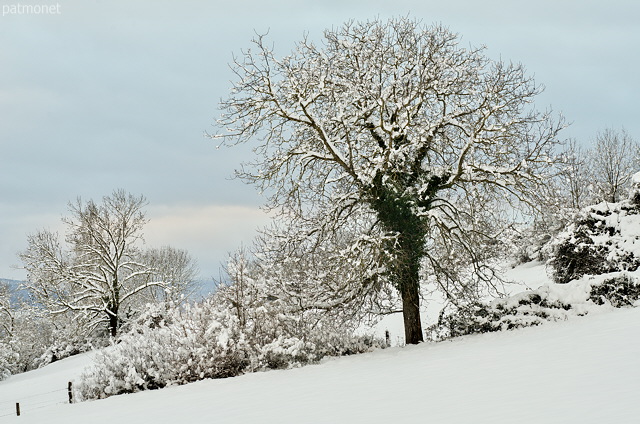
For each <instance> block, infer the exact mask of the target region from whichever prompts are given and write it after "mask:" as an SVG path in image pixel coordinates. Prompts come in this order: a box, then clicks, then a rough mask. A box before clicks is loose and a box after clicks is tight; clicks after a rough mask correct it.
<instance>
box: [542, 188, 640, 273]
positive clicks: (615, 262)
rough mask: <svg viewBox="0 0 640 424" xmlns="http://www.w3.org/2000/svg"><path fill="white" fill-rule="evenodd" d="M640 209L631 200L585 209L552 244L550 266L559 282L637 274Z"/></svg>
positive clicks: (639, 265)
mask: <svg viewBox="0 0 640 424" xmlns="http://www.w3.org/2000/svg"><path fill="white" fill-rule="evenodd" d="M638 228H640V215H638V206H637V205H636V204H635V203H632V202H631V201H629V200H626V201H623V202H620V203H601V204H599V205H595V206H590V207H588V208H585V209H584V210H583V211H582V212H581V214H580V216H579V217H578V218H577V219H576V221H575V222H574V223H573V224H572V225H570V226H569V227H568V228H567V230H566V231H564V232H563V233H561V234H560V235H559V236H558V237H557V238H556V239H555V240H554V242H553V243H552V244H551V247H550V248H551V250H552V253H551V255H550V260H549V262H548V264H549V265H550V266H551V268H552V270H553V272H552V275H553V279H554V281H555V282H556V283H559V284H566V283H568V282H569V281H571V280H576V279H579V278H580V277H582V276H583V275H601V274H606V273H610V272H617V271H635V270H636V269H638V268H639V267H640V257H639V256H638V255H637V248H636V242H637V241H639V240H640V234H638V233H637V229H638Z"/></svg>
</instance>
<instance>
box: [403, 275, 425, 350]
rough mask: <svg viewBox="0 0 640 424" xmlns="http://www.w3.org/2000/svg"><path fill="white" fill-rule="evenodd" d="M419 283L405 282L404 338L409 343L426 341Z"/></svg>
mask: <svg viewBox="0 0 640 424" xmlns="http://www.w3.org/2000/svg"><path fill="white" fill-rule="evenodd" d="M419 287H420V286H419V285H418V284H403V285H402V286H401V287H400V292H401V293H400V294H401V295H402V317H403V319H404V338H405V343H407V344H418V343H420V342H422V341H424V338H423V335H422V321H421V320H420V293H419Z"/></svg>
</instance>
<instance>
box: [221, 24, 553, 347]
mask: <svg viewBox="0 0 640 424" xmlns="http://www.w3.org/2000/svg"><path fill="white" fill-rule="evenodd" d="M233 70H234V71H235V73H236V76H237V80H236V81H235V84H234V86H233V88H232V92H231V95H230V96H229V97H228V98H227V99H225V100H223V101H222V103H221V107H222V109H223V114H222V116H221V117H220V119H219V121H218V122H219V125H220V126H221V127H222V128H223V131H221V132H220V134H217V135H214V136H213V137H216V138H221V139H222V140H223V143H226V144H234V143H244V142H247V143H251V144H252V145H253V146H254V151H255V153H256V155H255V160H254V161H253V162H252V163H249V164H245V166H244V167H243V168H242V170H241V171H239V175H240V176H241V177H243V178H245V179H246V180H248V181H249V182H252V183H255V184H256V185H257V186H258V187H259V188H260V189H262V190H264V191H265V192H266V193H267V194H269V196H270V202H269V205H268V206H269V207H271V208H273V209H275V210H277V211H280V212H281V213H282V214H283V216H284V217H285V218H286V219H287V220H289V224H288V225H285V227H286V231H285V232H284V233H282V235H283V237H285V239H286V237H287V235H288V236H289V238H288V239H287V241H286V243H283V246H289V248H290V249H291V251H292V252H293V251H296V250H298V253H302V255H313V254H314V252H315V251H316V250H317V249H319V248H320V249H324V250H325V253H326V254H325V256H326V257H331V255H330V254H329V253H330V252H326V248H327V246H329V245H331V246H339V250H342V251H345V252H347V255H348V256H349V255H350V256H354V255H357V254H358V252H360V253H361V254H362V255H368V256H369V259H368V261H373V262H376V263H374V264H370V266H371V268H370V270H369V273H368V274H367V273H363V272H350V273H348V274H345V275H344V277H343V279H352V281H351V284H356V285H357V284H360V285H361V287H372V286H375V285H376V284H379V282H380V281H382V280H384V281H388V282H390V283H391V284H393V286H394V287H395V288H396V289H397V291H398V294H399V296H400V298H401V300H402V310H403V316H404V326H405V337H406V342H407V343H418V342H420V341H421V340H423V334H422V329H421V320H420V308H419V303H420V290H419V286H420V280H421V274H424V275H427V277H428V278H431V277H433V278H434V279H435V280H436V281H437V283H438V284H439V286H440V287H441V288H442V290H444V291H445V292H447V293H448V294H449V295H450V296H455V295H456V293H461V292H462V291H464V289H465V285H464V282H462V281H461V280H462V276H461V272H459V271H460V270H459V269H457V268H460V267H466V269H467V270H469V269H470V270H471V271H472V272H471V274H472V276H470V277H469V278H471V279H473V278H474V277H475V279H476V281H477V280H480V281H484V282H490V280H491V278H492V273H491V270H490V269H489V268H486V267H484V266H483V265H482V259H483V255H484V251H483V249H482V247H483V246H484V247H489V246H491V245H492V243H493V242H494V241H495V238H496V236H497V234H498V233H499V230H500V226H499V225H498V223H499V219H498V218H497V216H498V215H499V214H500V208H501V207H502V209H503V210H505V209H507V210H508V209H510V206H509V207H507V208H504V206H505V205H516V204H518V203H519V202H521V201H527V199H529V198H530V195H534V194H535V192H536V190H537V188H538V187H539V185H540V184H543V183H544V180H545V178H546V176H547V175H546V172H547V170H548V169H549V168H550V167H552V166H553V158H552V150H553V148H554V146H555V145H556V142H557V141H556V138H557V134H558V131H559V130H560V128H561V127H562V126H563V124H562V122H561V119H558V120H554V119H552V117H551V115H550V113H549V112H538V111H536V110H535V109H534V108H533V107H532V104H531V103H532V102H533V100H534V99H535V97H536V95H537V94H539V93H540V91H541V89H540V87H539V86H538V85H536V84H535V83H534V81H533V79H532V78H530V77H528V76H526V74H525V72H524V70H523V68H522V66H520V65H517V64H510V63H509V64H508V63H503V62H501V61H493V60H490V59H489V58H487V57H486V56H485V55H484V51H483V48H472V47H463V46H461V44H460V39H459V37H458V36H457V35H456V34H454V33H451V32H450V31H449V30H447V29H446V28H444V27H442V26H431V27H428V26H424V25H422V24H421V23H419V22H416V21H414V20H411V19H407V18H400V19H392V20H389V21H386V22H385V21H380V20H375V21H369V22H361V23H359V22H349V23H346V24H345V25H343V26H342V27H339V28H337V29H334V30H327V31H325V33H324V38H323V40H322V42H321V43H320V44H317V43H315V42H313V41H312V40H310V39H308V38H306V37H305V38H304V39H302V41H301V42H299V43H298V44H297V45H296V47H295V50H294V51H293V52H292V53H291V54H290V55H289V56H286V57H283V58H277V57H276V55H275V54H274V53H273V50H272V48H271V47H270V45H269V43H268V42H267V41H266V40H265V38H264V37H263V36H258V37H256V38H255V39H254V40H253V48H252V49H249V50H246V51H244V52H242V54H241V55H240V56H239V57H237V58H236V59H235V61H234V64H233ZM354 232H355V233H354ZM327 240H330V243H329V244H327V243H323V241H327ZM347 244H349V245H350V246H351V248H350V247H349V245H347ZM461 257H464V258H465V259H464V260H462V259H459V258H461ZM308 262H312V261H310V260H308ZM360 263H364V262H363V261H361V262H360ZM340 268H344V267H340ZM319 278H321V277H319ZM374 283H375V284H374ZM456 288H458V289H459V290H457V291H456V290H455V289H456ZM319 289H320V286H319ZM325 303H326V302H325Z"/></svg>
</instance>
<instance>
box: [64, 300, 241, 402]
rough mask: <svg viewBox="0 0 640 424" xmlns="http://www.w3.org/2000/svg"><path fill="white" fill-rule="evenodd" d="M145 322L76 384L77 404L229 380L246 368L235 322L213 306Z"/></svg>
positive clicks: (170, 313) (155, 312) (106, 351)
mask: <svg viewBox="0 0 640 424" xmlns="http://www.w3.org/2000/svg"><path fill="white" fill-rule="evenodd" d="M146 318H147V322H146V323H145V325H137V326H135V327H134V330H133V331H132V332H131V333H128V334H125V335H123V336H121V338H120V339H119V340H118V342H117V344H114V345H113V346H111V347H109V348H107V349H104V350H103V351H102V352H100V353H99V354H98V355H97V357H96V361H95V364H94V366H93V367H91V368H89V369H87V370H85V372H84V373H83V375H82V377H81V382H80V384H78V385H77V392H78V396H79V398H80V399H82V400H86V399H101V398H105V397H108V396H112V395H117V394H121V393H132V392H137V391H141V390H148V389H158V388H162V387H165V386H170V385H179V384H185V383H189V382H192V381H196V380H201V379H204V378H224V377H233V376H236V375H238V374H241V373H242V372H243V371H244V370H245V368H247V367H248V366H249V365H250V362H251V361H250V357H251V354H250V348H249V346H248V344H247V343H246V341H245V340H244V335H243V334H242V332H241V331H240V328H239V326H238V323H237V319H236V318H235V317H234V316H233V315H232V314H230V313H229V311H228V310H225V309H223V308H219V307H217V306H216V305H214V304H213V303H211V302H205V303H204V304H202V305H196V306H185V307H184V308H181V309H173V310H168V311H165V313H164V314H158V310H157V309H153V310H152V311H151V313H150V314H149V315H147V316H146ZM143 320H144V318H143Z"/></svg>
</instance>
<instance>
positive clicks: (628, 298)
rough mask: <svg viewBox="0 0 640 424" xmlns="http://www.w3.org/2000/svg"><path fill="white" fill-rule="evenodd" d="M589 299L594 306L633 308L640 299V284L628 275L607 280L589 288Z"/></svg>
mask: <svg viewBox="0 0 640 424" xmlns="http://www.w3.org/2000/svg"><path fill="white" fill-rule="evenodd" d="M589 299H590V300H591V301H592V302H593V303H595V304H596V305H604V304H605V303H607V302H608V303H610V304H611V305H612V306H614V307H616V308H621V307H624V306H633V305H634V303H635V302H636V301H637V300H638V299H640V284H639V283H638V280H637V279H635V278H633V277H631V276H629V275H628V274H623V275H620V276H617V277H613V278H609V279H606V280H604V281H603V282H602V283H601V284H599V285H594V286H593V287H592V288H591V293H590V296H589Z"/></svg>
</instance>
